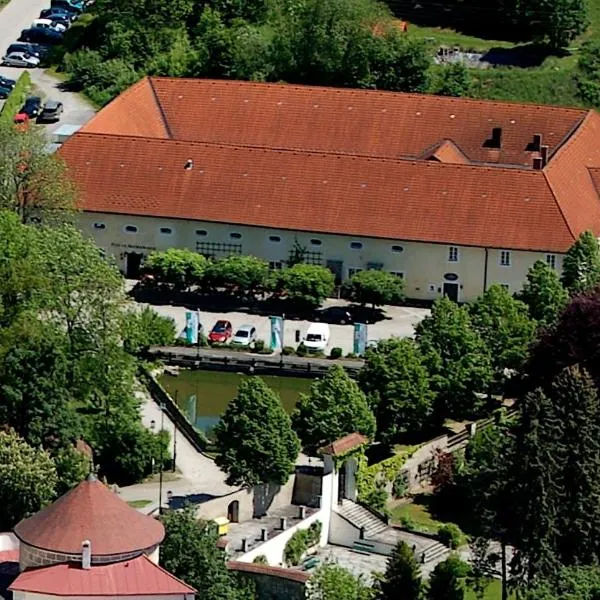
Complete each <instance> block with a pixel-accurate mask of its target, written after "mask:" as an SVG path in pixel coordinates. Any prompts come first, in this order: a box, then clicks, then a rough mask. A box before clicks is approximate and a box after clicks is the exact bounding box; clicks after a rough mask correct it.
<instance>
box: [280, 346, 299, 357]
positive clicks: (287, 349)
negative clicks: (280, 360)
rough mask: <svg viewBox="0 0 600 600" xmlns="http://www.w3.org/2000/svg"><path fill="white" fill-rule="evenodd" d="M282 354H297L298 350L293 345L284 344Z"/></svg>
mask: <svg viewBox="0 0 600 600" xmlns="http://www.w3.org/2000/svg"><path fill="white" fill-rule="evenodd" d="M281 354H282V355H283V356H291V355H292V354H296V351H295V350H294V348H293V346H284V347H283V348H282V349H281Z"/></svg>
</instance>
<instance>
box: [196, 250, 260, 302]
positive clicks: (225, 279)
mask: <svg viewBox="0 0 600 600" xmlns="http://www.w3.org/2000/svg"><path fill="white" fill-rule="evenodd" d="M268 274H269V265H268V264H267V263H266V262H265V261H264V260H262V259H260V258H256V257H255V256H237V255H232V256H228V257H227V258H223V259H221V260H218V261H216V262H214V263H212V264H211V265H209V266H208V268H207V270H206V278H207V279H208V280H209V281H210V283H211V287H221V286H222V287H225V288H227V289H229V290H231V291H232V292H234V293H237V294H238V295H240V296H244V295H250V296H253V295H254V294H255V293H256V292H258V291H259V290H262V289H263V288H264V286H265V284H266V281H267V276H268Z"/></svg>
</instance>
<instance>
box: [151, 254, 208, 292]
mask: <svg viewBox="0 0 600 600" xmlns="http://www.w3.org/2000/svg"><path fill="white" fill-rule="evenodd" d="M207 267H208V261H207V260H206V258H205V257H204V256H202V255H201V254H198V253H197V252H193V251H192V250H188V249H187V248H169V249H168V250H160V251H158V250H157V251H154V252H150V254H148V256H147V257H146V259H145V260H144V270H145V271H146V272H147V273H149V274H151V275H153V276H154V277H155V278H156V281H157V282H158V283H166V284H170V285H172V286H173V287H174V288H175V289H177V290H184V289H187V288H189V287H190V286H192V285H197V284H199V283H200V282H201V280H202V277H203V275H204V272H205V270H206V269H207Z"/></svg>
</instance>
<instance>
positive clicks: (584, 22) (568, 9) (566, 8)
mask: <svg viewBox="0 0 600 600" xmlns="http://www.w3.org/2000/svg"><path fill="white" fill-rule="evenodd" d="M529 3H530V4H531V5H532V6H533V8H532V9H531V12H533V20H534V22H536V23H537V27H536V29H537V31H538V32H539V33H540V34H541V35H542V36H543V37H544V38H545V39H546V40H547V41H548V45H549V46H550V48H551V49H552V50H560V49H562V48H566V47H567V46H568V45H569V43H570V42H571V41H572V40H574V39H575V38H576V37H577V36H579V35H580V34H582V33H583V32H584V31H585V29H586V27H587V26H588V23H589V20H588V15H587V5H586V3H585V1H584V0H542V1H535V0H530V2H529ZM525 4H527V2H526V3H525Z"/></svg>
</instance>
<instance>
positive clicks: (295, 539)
mask: <svg viewBox="0 0 600 600" xmlns="http://www.w3.org/2000/svg"><path fill="white" fill-rule="evenodd" d="M321 529H322V524H321V521H315V522H314V523H312V524H311V525H310V527H308V528H307V529H299V530H298V531H296V533H294V535H292V537H291V538H290V539H289V540H288V543H287V544H286V545H285V550H284V559H285V562H286V563H287V564H288V565H289V566H296V565H299V564H300V561H301V560H302V557H303V556H304V554H305V553H306V551H307V550H308V549H309V548H310V547H312V546H315V545H316V544H318V543H319V538H320V537H321Z"/></svg>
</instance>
